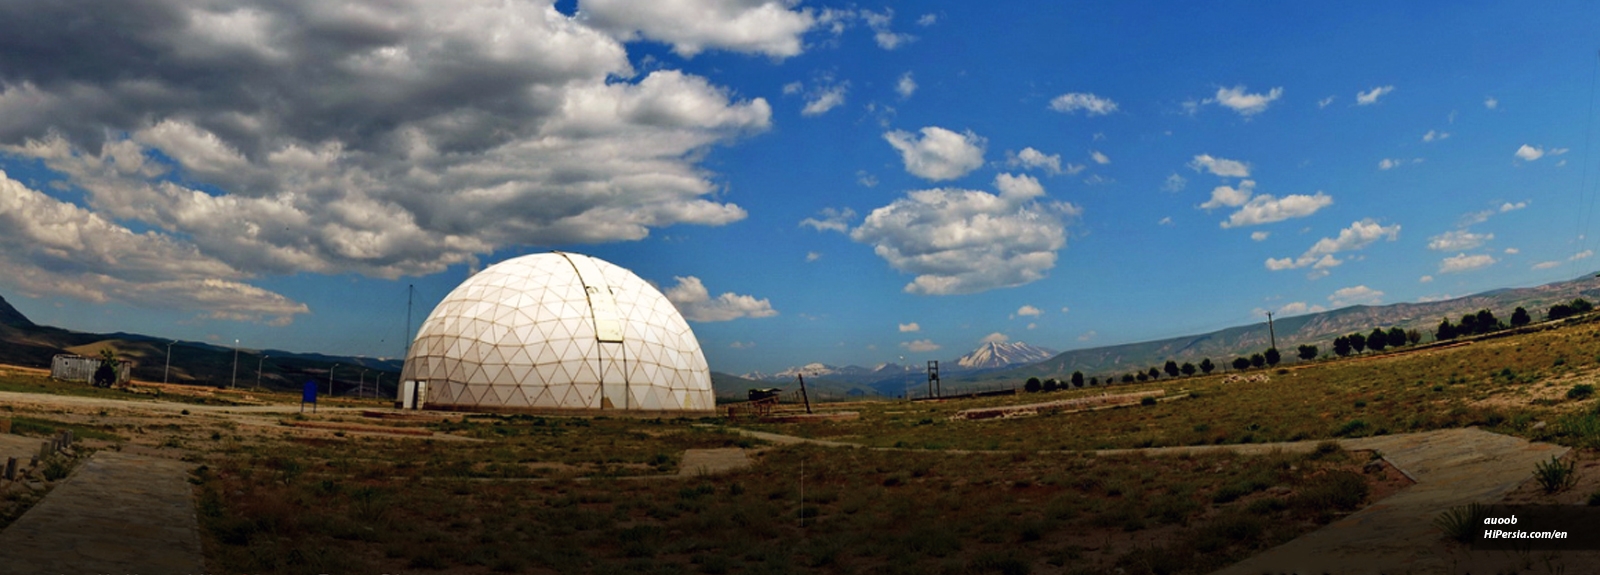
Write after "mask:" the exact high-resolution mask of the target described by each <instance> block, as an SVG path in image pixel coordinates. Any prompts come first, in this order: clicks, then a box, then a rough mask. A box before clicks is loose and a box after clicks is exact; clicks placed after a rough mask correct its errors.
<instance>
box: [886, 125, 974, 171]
mask: <svg viewBox="0 0 1600 575" xmlns="http://www.w3.org/2000/svg"><path fill="white" fill-rule="evenodd" d="M883 139H884V140H885V141H887V142H889V145H890V146H894V149H896V150H899V152H900V157H901V159H902V160H903V161H904V162H905V166H906V171H907V172H910V173H911V175H914V176H917V177H919V178H922V179H925V180H930V181H939V180H953V179H956V178H959V177H961V176H964V175H967V173H968V172H971V171H972V170H976V169H978V167H979V166H982V165H983V148H984V146H985V144H986V142H985V141H984V139H983V138H982V137H980V136H978V135H977V134H974V133H972V131H971V130H968V131H966V132H962V133H957V132H953V131H950V130H946V129H944V128H940V127H938V126H928V127H925V128H923V129H922V130H921V137H918V136H916V135H913V134H911V133H909V132H906V131H903V130H895V131H892V132H888V133H886V134H884V135H883Z"/></svg>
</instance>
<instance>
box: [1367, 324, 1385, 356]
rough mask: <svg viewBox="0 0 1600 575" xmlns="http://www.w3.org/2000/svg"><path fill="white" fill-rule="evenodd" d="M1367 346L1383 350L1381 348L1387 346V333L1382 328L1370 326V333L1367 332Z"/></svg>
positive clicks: (1373, 349) (1375, 349) (1374, 349)
mask: <svg viewBox="0 0 1600 575" xmlns="http://www.w3.org/2000/svg"><path fill="white" fill-rule="evenodd" d="M1367 347H1369V348H1372V351H1383V348H1385V347H1389V334H1387V333H1384V331H1383V328H1379V327H1375V328H1372V333H1369V334H1367Z"/></svg>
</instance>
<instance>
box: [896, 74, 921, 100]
mask: <svg viewBox="0 0 1600 575" xmlns="http://www.w3.org/2000/svg"><path fill="white" fill-rule="evenodd" d="M894 91H895V93H897V94H900V97H901V98H910V97H911V95H912V94H915V93H917V81H916V80H914V79H912V78H911V72H906V73H904V74H901V75H900V79H899V80H898V81H896V82H895V84H894Z"/></svg>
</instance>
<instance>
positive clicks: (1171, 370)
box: [1161, 359, 1183, 377]
mask: <svg viewBox="0 0 1600 575" xmlns="http://www.w3.org/2000/svg"><path fill="white" fill-rule="evenodd" d="M1161 371H1165V372H1167V377H1178V374H1180V373H1183V371H1182V370H1180V369H1178V362H1176V361H1172V360H1170V359H1169V360H1167V364H1166V365H1163V366H1161Z"/></svg>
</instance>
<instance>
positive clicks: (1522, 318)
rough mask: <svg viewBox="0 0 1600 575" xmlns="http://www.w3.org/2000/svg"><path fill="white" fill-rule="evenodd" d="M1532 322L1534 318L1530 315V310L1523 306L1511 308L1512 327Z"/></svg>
mask: <svg viewBox="0 0 1600 575" xmlns="http://www.w3.org/2000/svg"><path fill="white" fill-rule="evenodd" d="M1532 322H1533V318H1531V317H1528V310H1525V309H1522V306H1517V309H1514V310H1511V327H1522V326H1525V325H1528V324H1529V323H1532Z"/></svg>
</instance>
